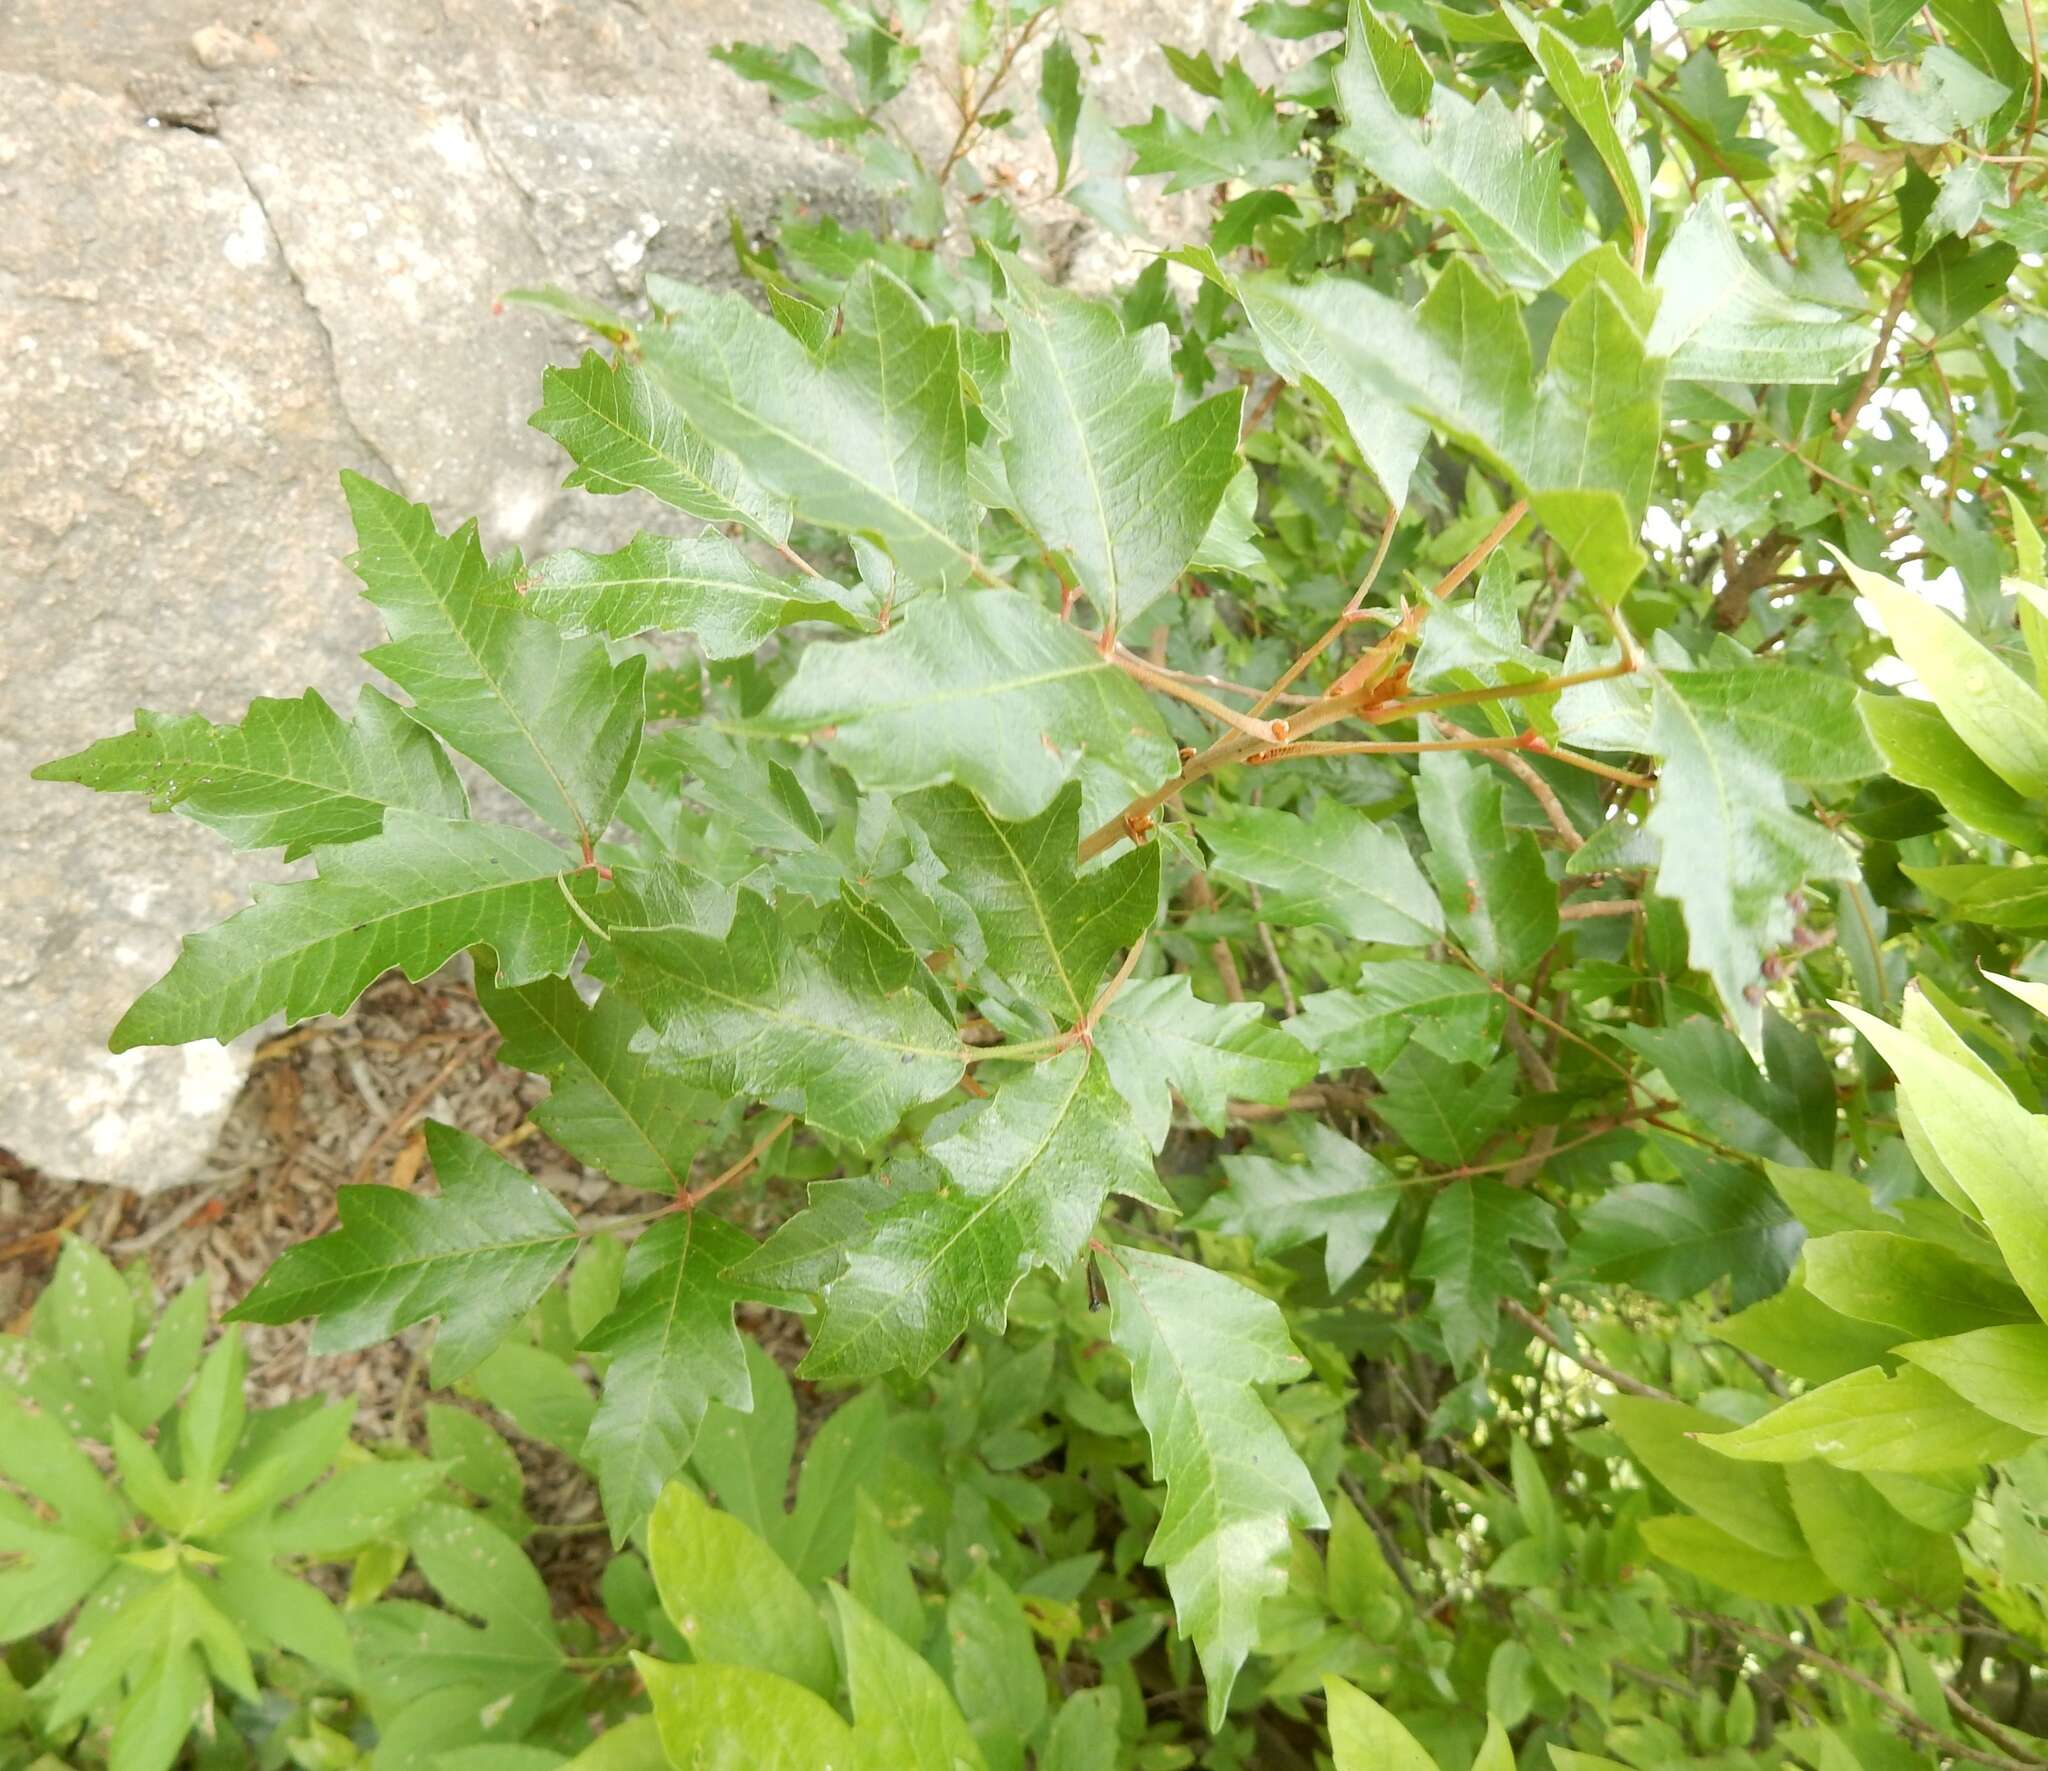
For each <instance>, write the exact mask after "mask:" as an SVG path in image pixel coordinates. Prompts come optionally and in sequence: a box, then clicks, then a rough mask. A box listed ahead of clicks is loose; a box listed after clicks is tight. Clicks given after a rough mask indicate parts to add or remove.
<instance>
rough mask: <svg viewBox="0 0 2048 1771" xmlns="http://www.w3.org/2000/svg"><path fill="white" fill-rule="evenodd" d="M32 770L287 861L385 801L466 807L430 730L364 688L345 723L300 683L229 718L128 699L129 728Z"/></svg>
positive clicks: (356, 828) (379, 815) (376, 815)
mask: <svg viewBox="0 0 2048 1771" xmlns="http://www.w3.org/2000/svg"><path fill="white" fill-rule="evenodd" d="M33 778H34V779H35V780H38V781H76V782H78V783H80V784H81V785H82V786H86V787H90V788H92V789H93V790H94V791H95V792H98V793H146V794H148V795H149V809H150V810H151V811H153V812H168V811H179V812H182V813H183V814H184V815H185V816H186V817H188V818H190V819H191V820H192V821H193V822H194V823H195V824H203V825H205V826H206V828H207V829H209V830H212V831H215V832H217V833H218V834H219V835H221V836H224V837H226V838H227V840H228V841H229V842H231V843H232V844H234V846H235V847H236V848H238V849H267V848H271V847H274V846H276V845H277V844H280V843H281V844H283V845H284V858H285V859H286V860H287V861H295V860H297V859H298V858H299V857H300V856H301V855H303V854H305V853H306V852H307V851H308V850H310V849H313V848H315V847H319V846H321V845H324V844H328V843H344V842H354V841H356V840H357V839H358V838H360V837H365V836H374V835H375V834H376V833H377V831H378V830H379V829H380V828H382V826H383V823H384V813H385V810H386V808H387V807H390V806H401V807H404V808H405V809H406V810H408V811H414V812H424V813H427V814H429V815H431V816H435V817H441V818H460V817H461V816H463V814H464V813H466V812H467V811H468V810H469V802H468V799H467V798H466V797H465V796H464V794H463V791H462V784H461V783H460V782H459V781H457V780H456V778H455V771H454V770H453V769H451V768H450V767H449V766H448V758H447V756H446V754H445V753H444V752H443V751H442V749H441V747H440V745H439V744H437V743H436V742H435V741H434V738H433V735H432V734H431V733H429V732H428V731H427V730H426V729H425V728H424V727H423V726H419V725H416V724H415V723H414V722H413V721H412V720H410V719H408V718H407V717H406V715H405V713H404V712H403V711H402V710H401V709H400V708H399V706H398V704H397V703H396V702H394V701H392V700H391V699H389V698H388V697H387V696H384V695H380V694H379V693H378V692H377V691H376V690H375V689H372V688H369V687H367V686H366V687H365V688H364V689H363V691H362V693H361V696H360V697H359V698H358V700H357V703H356V714H355V718H354V720H352V721H351V722H349V723H347V724H344V723H343V722H342V720H341V718H340V717H339V716H338V715H337V714H336V713H335V711H334V709H333V708H331V707H329V706H328V705H327V703H326V702H325V701H323V700H322V699H321V698H320V696H319V695H318V694H317V693H316V692H315V691H314V690H312V689H308V690H307V691H306V692H305V694H304V695H303V696H301V697H300V698H299V699H298V700H296V701H268V700H258V701H252V702H250V704H249V711H248V712H247V713H245V714H244V715H243V716H242V719H241V722H240V723H239V724H237V725H232V726H216V725H210V724H208V723H207V721H206V720H205V719H203V718H202V717H201V716H200V715H198V714H196V713H192V714H186V715H184V716H183V717H181V718H169V717H166V716H165V715H163V714H160V713H151V712H149V711H147V710H146V709H142V708H138V709H137V710H136V714H135V729H134V730H133V731H132V732H123V733H121V734H120V735H119V736H117V737H113V738H102V739H101V740H100V741H99V742H98V743H96V744H93V745H90V746H88V747H87V748H86V749H84V750H81V751H79V752H78V753H77V754H76V755H74V756H67V757H61V758H59V759H58V760H57V761H55V762H48V763H44V764H43V765H42V767H41V768H39V769H37V770H36V771H35V772H34V777H33Z"/></svg>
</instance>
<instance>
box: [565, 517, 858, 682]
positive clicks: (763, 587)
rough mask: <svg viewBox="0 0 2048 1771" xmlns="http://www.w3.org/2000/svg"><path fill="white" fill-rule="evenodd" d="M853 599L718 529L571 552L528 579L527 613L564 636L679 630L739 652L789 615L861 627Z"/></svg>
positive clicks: (729, 654)
mask: <svg viewBox="0 0 2048 1771" xmlns="http://www.w3.org/2000/svg"><path fill="white" fill-rule="evenodd" d="M854 601H855V599H853V598H852V597H850V596H849V595H848V594H847V593H846V592H845V591H842V590H841V589H840V588H839V586H838V585H836V584H833V583H831V582H830V581H829V580H827V579H824V578H800V579H796V580H794V581H792V580H789V579H786V578H778V577H776V576H775V575H774V574H773V573H772V572H764V571H763V570H762V569H761V568H760V567H759V566H757V565H755V564H754V562H753V561H752V560H750V559H748V558H747V556H746V555H745V554H744V553H742V552H741V551H740V550H739V549H738V548H737V547H735V546H734V545H733V544H732V543H731V542H730V541H728V540H726V539H725V537H724V536H723V535H700V536H698V537H697V538H696V539H695V540H693V541H675V540H671V539H670V538H669V537H668V536H665V535H636V536H634V537H633V539H632V540H631V541H630V542H629V543H628V544H627V545H626V546H624V547H622V548H620V549H619V550H618V552H616V553H603V554H599V553H584V552H582V551H581V550H580V549H578V548H570V549H568V550H567V551H565V552H563V553H555V554H549V555H548V556H547V558H545V559H543V560H541V561H539V562H538V563H537V564H536V565H535V566H534V568H533V570H532V571H531V572H530V573H529V574H528V575H527V579H526V607H527V609H528V610H529V611H530V612H531V613H532V614H534V615H537V616H539V617H540V618H541V619H542V620H543V621H552V622H553V623H554V624H555V625H556V626H557V627H559V628H560V629H561V630H562V631H563V632H564V633H602V634H609V635H610V636H611V637H612V638H613V639H630V638H632V637H633V636H634V635H635V634H638V633H644V632H647V631H649V630H650V629H659V630H663V631H677V630H680V631H682V632H686V633H688V634H690V635H691V636H692V637H693V638H694V639H695V640H696V642H697V644H698V645H699V646H700V647H702V648H703V651H704V655H705V656H706V657H707V658H740V657H744V656H745V655H746V654H747V653H749V652H752V651H754V650H755V649H756V648H757V647H758V646H759V645H760V644H761V642H762V641H763V640H765V639H768V638H769V637H770V636H772V635H773V634H774V633H775V632H776V631H777V630H778V629H780V628H784V627H787V626H788V625H789V624H790V623H791V622H792V621H831V622H836V623H837V624H838V625H840V626H841V627H859V626H862V625H864V623H863V622H862V620H861V617H860V613H859V611H858V610H857V609H856V608H855V606H854Z"/></svg>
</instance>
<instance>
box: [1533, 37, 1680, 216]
mask: <svg viewBox="0 0 2048 1771" xmlns="http://www.w3.org/2000/svg"><path fill="white" fill-rule="evenodd" d="M1503 10H1504V11H1505V12H1506V13H1507V16H1508V22H1509V23H1511V24H1512V25H1513V26H1514V27H1515V30H1516V33H1517V34H1518V35H1519V36H1520V37H1521V39H1522V42H1523V44H1524V45H1525V46H1526V47H1527V48H1528V50H1529V53H1530V54H1531V55H1533V56H1534V57H1535V58H1536V65H1537V66H1538V67H1539V68H1541V69H1542V70H1543V78H1544V80H1545V81H1546V82H1547V83H1548V84H1549V87H1550V90H1551V92H1552V93H1553V94H1554V95H1555V96H1556V98H1557V101H1558V103H1560V104H1561V105H1563V106H1564V108H1565V109H1566V110H1567V111H1569V112H1570V113H1571V117H1572V121H1573V122H1575V123H1577V124H1578V126H1579V127H1580V128H1581V129H1583V130H1584V131H1585V132H1586V139H1587V140H1588V141H1590V142H1591V143H1592V144H1593V151H1594V152H1595V153H1596V154H1598V155H1599V156H1600V164H1601V165H1602V166H1604V167H1606V169H1607V176H1608V177H1609V178H1610V179H1612V180H1613V182H1614V189H1615V194H1616V195H1617V196H1619V197H1620V198H1621V206H1622V208H1623V209H1624V210H1626V211H1627V213H1628V219H1629V224H1630V226H1631V227H1633V228H1635V229H1636V230H1637V231H1638V232H1641V231H1642V229H1643V228H1645V227H1646V226H1647V225H1648V216H1649V186H1650V166H1649V157H1648V156H1647V155H1646V154H1645V153H1644V151H1643V149H1642V146H1641V144H1640V143H1638V142H1636V141H1635V140H1633V139H1631V138H1632V136H1633V133H1634V125H1635V110H1634V107H1633V106H1631V105H1630V103H1629V102H1628V96H1627V94H1628V83H1627V79H1626V77H1625V76H1624V75H1621V74H1619V73H1616V74H1610V75H1601V74H1596V73H1594V72H1592V71H1591V70H1590V69H1588V68H1587V67H1586V66H1585V65H1584V64H1583V63H1582V62H1581V61H1580V59H1579V51H1578V50H1577V48H1576V47H1575V46H1574V45H1573V43H1572V40H1571V39H1570V38H1569V37H1567V36H1566V35H1565V34H1564V33H1563V32H1562V31H1559V30H1556V29H1553V28H1552V26H1551V25H1550V24H1549V23H1548V22H1547V21H1546V20H1543V19H1541V18H1531V17H1530V16H1529V14H1527V13H1526V12H1524V11H1522V9H1521V8H1520V7H1518V6H1508V7H1504V8H1503ZM1624 65H1626V64H1625V63H1624Z"/></svg>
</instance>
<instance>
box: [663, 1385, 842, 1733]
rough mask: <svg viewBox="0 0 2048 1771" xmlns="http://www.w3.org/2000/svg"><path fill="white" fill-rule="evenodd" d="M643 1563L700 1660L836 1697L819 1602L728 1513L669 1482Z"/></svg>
mask: <svg viewBox="0 0 2048 1771" xmlns="http://www.w3.org/2000/svg"><path fill="white" fill-rule="evenodd" d="M741 1370H742V1372H744V1370H745V1367H744V1366H742V1367H741ZM647 1555H648V1561H649V1563H650V1565H651V1566H652V1567H653V1569H654V1581H655V1584H656V1586H658V1587H659V1588H660V1589H661V1603H662V1609H663V1610H665V1611H666V1612H667V1613H668V1617H669V1621H670V1622H671V1623H672V1624H674V1625H675V1626H676V1629H677V1631H678V1633H680V1634H681V1636H682V1638H683V1640H684V1641H685V1642H687V1643H689V1645H690V1653H691V1654H692V1655H693V1656H694V1657H695V1658H696V1659H697V1660H698V1661H700V1662H702V1663H704V1664H705V1665H707V1666H724V1665H731V1666H746V1667H754V1668H757V1669H758V1670H760V1671H762V1672H766V1673H775V1674H777V1675H779V1676H780V1677H782V1678H784V1679H789V1680H792V1681H794V1682H795V1683H796V1684H798V1685H801V1686H803V1687H805V1688H806V1689H808V1690H811V1691H814V1692H816V1693H817V1694H818V1695H819V1696H820V1697H824V1696H827V1695H829V1694H830V1693H831V1692H832V1691H834V1690H835V1689H836V1688H837V1686H838V1684H839V1663H838V1657H837V1656H836V1655H834V1653H833V1652H832V1638H831V1636H830V1635H829V1634H827V1633H826V1629H825V1620H824V1619H823V1618H822V1617H821V1616H820V1615H819V1614H818V1606H817V1601H816V1600H814V1599H813V1598H812V1597H811V1595H810V1594H809V1593H807V1592H805V1591H804V1589H803V1586H802V1585H801V1583H800V1582H799V1581H798V1580H797V1578H796V1576H795V1575H793V1574H792V1573H790V1571H789V1569H788V1567H787V1566H786V1565H785V1564H784V1563H783V1560H782V1558H781V1557H780V1556H778V1555H777V1554H776V1553H775V1552H774V1551H773V1550H772V1549H770V1548H769V1547H768V1545H767V1544H766V1543H765V1542H764V1541H763V1540H762V1539H761V1538H760V1537H758V1536H756V1535H755V1534H754V1533H753V1532H752V1531H750V1530H748V1529H747V1527H746V1526H744V1525H742V1524H741V1523H740V1522H739V1520H737V1519H735V1518H734V1517H733V1516H732V1515H731V1514H730V1513H722V1512H720V1511H718V1510H717V1509H716V1508H715V1507H712V1506H709V1505H707V1504H706V1503H705V1501H704V1499H703V1498H702V1496H700V1495H698V1494H697V1493H696V1492H695V1491H694V1490H692V1489H691V1488H689V1487H687V1486H686V1485H684V1484H683V1483H681V1482H671V1483H669V1484H668V1485H667V1486H666V1487H665V1488H664V1489H663V1490H662V1491H661V1497H660V1500H659V1501H658V1503H657V1504H656V1505H655V1507H654V1516H653V1519H652V1522H651V1523H650V1524H649V1526H648V1532H647Z"/></svg>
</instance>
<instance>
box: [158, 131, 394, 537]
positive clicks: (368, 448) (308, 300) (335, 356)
mask: <svg viewBox="0 0 2048 1771" xmlns="http://www.w3.org/2000/svg"><path fill="white" fill-rule="evenodd" d="M195 133H197V132H196V131H195ZM209 139H211V140H212V141H214V142H216V143H217V144H218V145H219V147H220V151H221V153H222V155H223V156H224V157H225V158H226V160H227V162H228V164H229V165H230V166H232V167H233V168H234V169H235V177H236V178H238V179H239V180H240V181H241V185H242V189H243V190H244V191H246V192H247V193H248V195H249V201H250V202H252V203H254V204H255V205H256V213H257V214H258V215H260V216H262V217H263V230H264V232H265V233H267V234H268V235H269V236H270V239H271V243H272V244H273V245H274V246H276V248H277V260H278V263H279V264H281V265H283V266H284V274H285V275H286V276H287V277H288V278H290V279H291V285H292V287H293V288H294V289H296V290H297V291H298V293H299V300H300V301H301V302H302V303H303V304H304V305H305V309H306V312H307V313H309V314H310V315H312V317H313V323H314V324H315V325H316V326H318V327H319V328H320V336H321V338H322V339H324V340H325V341H326V345H327V350H326V356H327V378H328V380H329V381H330V382H332V383H333V386H334V406H335V410H336V411H338V412H339V413H340V414H341V416H342V419H343V421H344V422H345V423H346V424H347V425H348V428H349V434H350V435H351V436H353V437H354V438H355V440H356V442H357V443H358V444H359V445H360V446H361V447H362V451H363V453H364V454H365V455H366V456H368V457H369V459H370V460H371V461H373V462H375V463H376V465H377V466H378V467H379V468H380V469H381V470H382V471H383V475H384V480H385V483H386V484H387V485H389V486H391V487H392V488H393V489H394V490H397V491H401V492H405V493H406V494H407V495H408V496H411V495H412V493H411V488H410V487H409V486H407V485H406V482H405V476H404V475H403V474H401V473H400V472H399V471H398V469H397V467H396V466H395V465H394V464H393V462H392V460H391V458H390V457H389V456H388V455H386V454H385V453H384V451H383V450H382V449H380V448H379V447H378V446H377V445H376V443H375V442H374V441H373V440H372V439H371V437H370V433H369V432H368V431H367V430H366V429H364V427H363V421H362V420H361V419H360V418H358V417H357V416H356V412H355V409H354V407H353V406H351V405H350V403H349V397H348V388H347V385H346V383H345V382H344V380H343V377H342V373H341V347H340V344H339V343H338V341H337V340H336V338H335V336H334V328H333V327H332V326H330V325H329V324H328V323H327V316H326V315H325V314H324V313H322V312H321V310H320V304H319V302H317V301H315V300H314V299H313V292H312V290H310V289H309V288H307V287H306V279H305V278H304V276H302V275H301V274H300V272H299V267H298V266H297V265H296V264H294V263H293V262H292V255H291V250H290V248H289V247H287V246H286V244H285V239H284V234H283V233H282V232H281V231H280V230H279V228H278V225H277V223H276V221H275V220H273V219H272V217H271V213H270V206H269V204H267V203H265V202H264V200H263V193H262V192H261V191H260V190H258V189H257V188H256V181H255V180H254V179H252V178H251V177H250V176H249V169H248V167H247V166H245V165H243V163H242V156H241V154H240V153H239V152H237V151H236V148H235V145H234V143H233V142H232V141H230V140H229V139H228V134H227V131H226V130H225V129H224V128H223V129H219V130H217V131H215V132H214V133H213V134H212V135H211V136H210V138H209Z"/></svg>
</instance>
